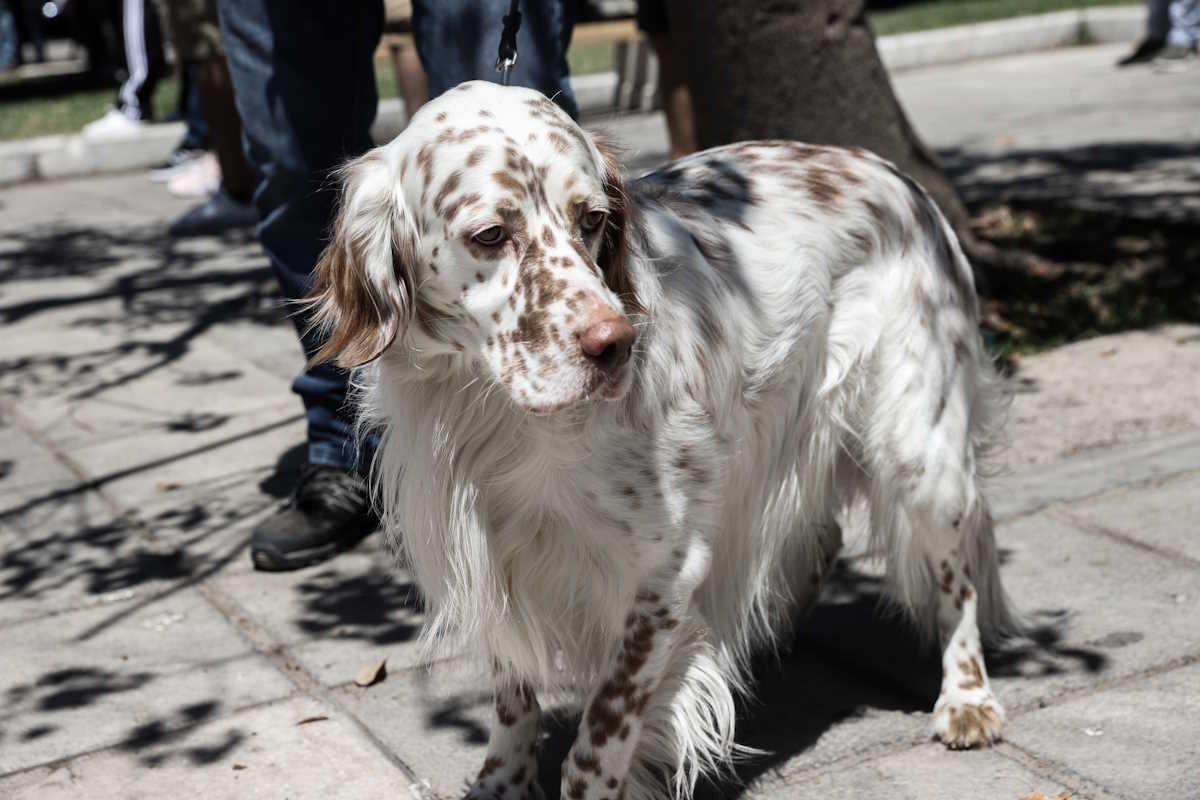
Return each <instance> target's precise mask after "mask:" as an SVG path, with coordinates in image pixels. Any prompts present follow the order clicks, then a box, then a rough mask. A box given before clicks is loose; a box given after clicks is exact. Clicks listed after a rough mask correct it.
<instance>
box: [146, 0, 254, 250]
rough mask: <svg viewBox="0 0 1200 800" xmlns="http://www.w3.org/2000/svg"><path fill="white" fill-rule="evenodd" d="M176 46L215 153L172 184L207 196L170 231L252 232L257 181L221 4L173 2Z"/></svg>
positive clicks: (174, 233)
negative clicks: (225, 40)
mask: <svg viewBox="0 0 1200 800" xmlns="http://www.w3.org/2000/svg"><path fill="white" fill-rule="evenodd" d="M168 9H169V11H170V22H171V41H172V43H173V44H174V46H175V52H176V55H177V57H178V58H179V60H180V61H181V62H182V63H184V64H186V65H187V69H188V70H189V71H190V73H191V78H192V83H193V85H194V86H195V88H196V96H197V101H198V105H199V109H200V111H201V112H202V114H203V118H204V127H205V129H206V130H207V133H208V137H207V138H208V143H209V145H210V147H211V150H212V153H211V155H209V156H202V157H200V158H196V159H190V160H189V161H188V162H187V163H186V165H185V166H183V167H182V168H181V169H180V170H178V171H177V172H176V174H174V175H173V176H172V177H171V178H170V180H169V181H168V182H167V188H168V190H169V191H171V192H172V193H174V194H194V195H200V196H205V195H207V197H206V199H205V200H204V202H203V203H201V204H200V205H198V206H196V207H195V208H192V209H190V210H188V211H186V212H184V214H183V215H182V216H180V217H179V218H178V219H176V220H175V221H174V222H172V223H171V225H170V227H169V228H168V229H167V231H168V233H170V234H171V235H172V236H199V235H204V234H214V233H221V232H223V231H227V230H232V229H235V228H246V227H249V226H251V225H253V224H254V223H255V222H257V221H258V212H257V211H256V210H255V208H254V206H253V204H252V203H251V198H252V195H253V193H254V178H253V176H252V175H251V172H250V165H249V164H248V163H247V162H246V155H245V153H244V151H243V150H242V122H241V118H240V117H239V116H238V111H237V106H236V104H235V102H234V96H233V81H232V79H231V78H230V76H229V67H228V66H227V64H226V61H225V49H224V47H223V46H222V42H221V31H220V28H219V25H218V22H217V7H216V0H173V1H172V2H171V3H170V4H169V5H168Z"/></svg>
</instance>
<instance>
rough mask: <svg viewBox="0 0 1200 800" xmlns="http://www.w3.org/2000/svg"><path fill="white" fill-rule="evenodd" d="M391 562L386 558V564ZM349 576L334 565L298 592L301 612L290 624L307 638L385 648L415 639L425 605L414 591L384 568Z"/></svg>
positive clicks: (311, 578) (410, 585) (414, 589)
mask: <svg viewBox="0 0 1200 800" xmlns="http://www.w3.org/2000/svg"><path fill="white" fill-rule="evenodd" d="M387 560H388V561H389V562H390V558H389V559H387ZM387 567H388V564H386V563H385V564H383V565H381V568H379V569H375V568H372V570H371V571H370V572H368V573H367V574H364V575H354V576H350V577H347V576H345V575H344V574H342V573H339V572H338V571H337V569H336V565H335V566H332V567H330V568H328V569H323V570H321V571H320V572H317V573H316V574H314V575H312V576H311V577H309V578H306V579H305V580H304V582H303V583H301V584H300V585H299V586H297V587H296V591H297V592H298V593H299V595H300V597H301V599H302V601H303V609H302V611H301V612H300V614H299V616H298V617H297V618H296V620H295V622H294V624H295V626H296V627H297V628H299V629H300V630H301V631H303V632H304V633H306V634H308V635H310V636H322V637H324V636H336V637H338V638H348V639H361V640H364V641H367V642H371V643H372V644H376V645H389V644H396V643H399V642H407V641H410V640H412V639H415V638H416V636H417V634H418V633H419V632H420V629H421V620H422V615H423V614H424V606H423V604H422V602H421V597H420V594H419V593H418V592H417V589H416V586H415V585H414V584H412V583H411V582H408V581H401V580H400V579H398V578H397V576H395V575H394V574H392V573H391V572H390V571H388V569H387Z"/></svg>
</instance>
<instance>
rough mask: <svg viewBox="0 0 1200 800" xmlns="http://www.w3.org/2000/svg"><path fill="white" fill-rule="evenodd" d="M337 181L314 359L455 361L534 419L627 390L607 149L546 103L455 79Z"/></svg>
mask: <svg viewBox="0 0 1200 800" xmlns="http://www.w3.org/2000/svg"><path fill="white" fill-rule="evenodd" d="M341 178H342V181H343V187H342V199H341V204H340V208H339V213H338V217H337V220H336V221H335V223H334V227H333V231H332V236H331V241H330V242H329V245H328V247H327V248H326V250H325V252H324V254H323V255H322V257H321V260H320V262H319V263H318V265H317V268H316V272H315V276H314V282H313V288H312V292H311V293H310V296H309V299H310V302H311V304H312V306H313V308H314V311H315V316H314V320H315V324H317V325H318V326H320V327H321V328H322V329H323V330H325V331H327V333H328V339H327V341H326V344H325V345H324V347H323V348H322V349H321V350H320V351H319V352H318V353H317V354H316V355H315V356H314V358H313V361H314V362H319V361H325V360H330V359H336V360H337V363H338V364H339V365H341V366H344V367H354V366H359V365H361V364H365V363H367V362H369V361H371V360H373V359H375V358H377V357H379V356H380V355H381V354H383V353H384V352H385V351H387V350H388V349H389V348H404V349H405V350H407V351H408V353H407V355H408V356H409V357H412V358H416V359H423V358H426V357H428V356H435V355H443V354H444V355H459V356H461V357H463V358H467V359H471V360H474V361H476V362H478V363H479V364H481V365H483V369H485V370H486V373H485V374H490V376H491V377H492V378H493V379H495V380H496V381H498V382H499V383H501V384H503V385H504V386H505V387H506V388H507V390H508V391H509V393H510V394H511V396H512V399H513V401H514V402H515V403H517V404H518V405H519V406H521V407H523V408H526V409H528V410H530V411H534V412H540V413H548V412H551V411H555V410H557V409H561V408H564V407H567V406H570V405H574V404H576V403H579V402H582V401H584V400H588V399H590V398H595V397H599V398H605V399H617V398H619V397H621V396H622V395H623V394H624V393H625V391H626V390H627V388H628V386H629V383H630V375H631V367H630V363H629V362H630V355H631V352H632V348H633V344H634V339H635V337H636V333H635V330H634V328H633V325H632V323H631V321H630V319H629V316H628V315H629V314H631V313H633V312H634V311H635V310H636V307H637V300H636V297H635V296H634V292H633V286H632V281H631V278H630V273H629V270H628V264H627V258H626V249H627V244H626V234H627V230H626V229H627V226H628V224H629V220H628V216H629V208H628V207H627V203H626V198H625V194H624V190H623V187H622V183H621V177H620V173H619V171H618V168H617V165H616V163H615V161H614V160H613V158H612V155H611V154H610V153H609V152H607V151H606V150H605V149H604V148H603V147H602V146H600V145H598V144H597V142H596V141H595V140H594V139H593V138H592V137H591V136H589V135H588V134H587V133H586V132H584V131H583V130H582V129H580V128H579V126H578V125H576V124H575V123H574V122H573V121H572V120H571V119H570V118H569V117H568V116H567V115H566V114H564V113H563V112H562V111H561V110H560V109H559V108H558V107H557V106H555V105H554V104H553V103H552V102H550V101H549V100H547V99H546V98H545V97H544V96H542V95H541V94H538V93H537V92H534V91H531V90H528V89H520V88H515V87H501V86H498V85H496V84H491V83H485V82H482V81H474V82H471V83H465V84H462V85H461V86H459V87H457V88H456V89H453V90H451V91H450V92H447V93H446V94H444V95H442V96H441V97H439V98H437V99H436V100H433V101H432V102H430V103H428V104H427V105H426V106H424V107H423V108H422V109H421V110H420V111H419V112H418V113H417V114H416V115H415V116H414V117H413V119H412V121H411V122H410V124H409V126H408V128H406V129H405V131H404V133H402V134H401V135H400V136H399V137H397V138H396V139H395V140H394V141H392V142H391V143H390V144H388V145H386V146H384V147H380V148H377V149H375V150H373V151H371V152H369V153H367V154H366V155H365V156H363V157H361V158H359V159H357V160H356V161H353V162H352V163H350V164H348V165H347V166H346V167H345V168H344V169H343V171H342V175H341Z"/></svg>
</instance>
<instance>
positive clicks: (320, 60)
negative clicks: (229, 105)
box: [218, 0, 578, 570]
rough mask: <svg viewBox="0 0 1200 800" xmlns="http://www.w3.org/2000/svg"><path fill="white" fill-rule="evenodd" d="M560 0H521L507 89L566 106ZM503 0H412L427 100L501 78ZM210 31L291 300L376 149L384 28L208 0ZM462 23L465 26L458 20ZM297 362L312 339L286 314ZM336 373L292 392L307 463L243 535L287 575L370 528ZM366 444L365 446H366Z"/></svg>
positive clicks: (361, 19) (264, 563) (298, 382)
mask: <svg viewBox="0 0 1200 800" xmlns="http://www.w3.org/2000/svg"><path fill="white" fill-rule="evenodd" d="M567 6H568V4H565V3H561V2H542V3H536V2H526V3H523V7H522V9H521V10H522V14H523V17H524V19H523V23H522V26H521V32H520V34H519V36H518V40H517V41H518V48H519V53H520V58H519V59H518V65H517V70H516V72H515V73H514V75H513V82H514V83H521V84H523V85H527V86H533V87H534V88H537V89H540V90H541V91H543V92H545V93H546V94H547V95H556V98H555V99H556V101H557V102H558V103H559V105H560V106H563V107H564V108H568V109H569V110H570V111H571V113H573V114H577V113H578V109H577V107H576V106H575V100H574V95H573V93H571V92H570V84H569V83H568V81H567V74H566V73H567V66H566V46H567V43H568V42H569V41H570V33H571V26H572V25H573V22H574V18H573V14H570V13H568V11H569V9H568V8H567ZM507 11H508V2H507V1H505V2H499V1H498V0H491V1H489V2H465V1H463V2H444V3H443V2H436V3H422V2H417V3H414V4H413V29H414V38H415V40H416V45H417V49H418V52H419V54H420V59H421V62H422V63H423V64H424V66H425V72H426V73H427V74H428V93H429V95H430V96H436V95H437V94H440V93H441V92H443V91H445V90H446V89H449V88H451V87H452V86H455V85H457V84H458V83H460V82H462V81H464V80H470V79H473V78H484V79H490V80H498V76H497V74H496V72H495V60H496V50H497V47H498V45H499V41H500V30H501V26H502V17H503V15H504V14H505V13H507ZM218 12H219V16H220V24H221V35H222V38H223V40H224V44H225V50H226V54H227V56H228V61H229V70H230V73H231V74H232V76H233V86H234V95H235V97H236V100H237V109H238V112H239V113H240V115H241V121H242V126H243V144H244V147H245V151H246V154H247V157H248V159H249V162H250V165H251V168H252V170H253V175H254V179H255V189H254V202H255V204H256V206H257V207H258V211H259V213H260V215H261V221H260V222H259V225H258V237H259V241H260V242H261V243H262V246H263V249H264V250H265V251H266V253H267V255H268V256H269V258H270V260H271V265H272V267H273V268H274V271H275V274H276V275H277V276H278V278H279V282H280V288H281V290H282V293H283V296H284V297H285V298H286V299H288V300H297V299H299V298H302V297H303V296H304V295H305V294H306V293H307V291H308V286H309V281H310V273H311V271H312V269H313V268H314V266H315V265H316V263H317V259H318V257H319V256H320V254H321V250H322V249H323V247H324V245H325V237H326V233H327V231H328V228H329V226H330V224H331V222H332V219H333V212H334V207H335V204H336V202H337V189H336V185H335V182H334V181H333V180H332V172H333V171H334V170H335V169H336V168H337V167H338V166H339V165H341V164H342V163H344V162H345V161H346V160H347V159H350V158H353V157H355V156H358V155H361V154H362V153H364V152H366V151H367V150H368V149H370V148H371V147H372V146H373V142H372V141H371V136H370V129H371V124H372V122H373V121H374V119H375V112H376V109H377V107H378V100H379V98H378V95H377V91H376V86H375V64H374V53H375V49H376V47H377V46H378V44H379V41H380V35H381V33H382V29H383V21H384V11H383V3H382V2H380V0H375V1H374V2H370V1H369V0H364V1H363V2H356V3H335V2H332V1H331V0H325V1H324V2H322V1H321V0H310V1H309V2H305V3H296V2H294V0H218ZM466 22H473V23H475V24H476V26H475V27H466V28H461V27H457V26H459V25H462V24H464V23H466ZM293 322H294V323H295V325H296V331H297V333H298V335H299V338H300V344H301V346H302V348H303V350H304V353H305V355H306V356H311V355H312V354H313V353H315V352H316V351H317V350H318V349H319V347H320V344H321V342H320V339H319V337H318V335H317V334H316V333H315V332H313V331H310V330H308V329H307V324H306V321H305V320H303V319H300V318H298V317H293ZM347 377H348V376H347V373H346V372H345V371H344V370H341V369H339V368H338V367H336V366H334V365H333V364H319V365H317V366H314V367H313V368H312V369H308V370H305V371H304V372H302V373H301V374H300V375H299V376H297V377H296V379H295V381H294V382H293V384H292V390H293V391H294V392H295V393H296V394H298V395H299V396H300V399H301V400H302V402H303V403H304V407H305V416H306V418H307V422H308V433H307V463H306V464H305V466H304V467H303V468H302V469H301V471H300V474H299V476H298V479H297V484H296V487H295V489H294V492H293V494H292V497H291V498H290V499H289V500H288V502H287V503H285V504H284V505H283V507H282V508H280V509H279V510H278V511H277V512H276V513H275V514H274V515H272V516H270V517H269V518H267V519H266V520H264V521H263V522H262V523H260V524H259V525H258V527H257V528H256V529H255V530H254V531H253V533H252V534H251V540H250V556H251V559H252V561H253V563H254V565H255V566H256V567H257V568H259V569H263V570H285V569H295V568H298V567H302V566H305V565H307V564H312V563H316V562H318V561H321V560H323V559H325V558H328V557H330V556H332V555H334V554H335V553H337V552H339V551H341V550H344V549H346V548H348V547H351V546H353V545H354V544H356V543H357V542H358V541H359V540H361V539H362V538H363V537H364V536H366V535H367V534H369V533H370V532H371V531H372V530H374V529H375V527H376V526H377V524H378V520H377V519H376V517H375V516H374V513H373V511H372V509H371V503H370V500H369V498H368V493H367V487H366V483H365V481H364V480H363V475H364V474H365V472H366V470H367V469H368V467H369V463H370V459H371V457H372V453H370V452H360V451H359V449H358V448H357V447H356V445H355V441H354V435H353V426H354V419H353V411H352V409H351V408H350V406H349V405H348V403H347ZM365 446H366V448H365V449H369V448H370V442H367V443H365Z"/></svg>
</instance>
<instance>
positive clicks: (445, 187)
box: [433, 170, 462, 217]
mask: <svg viewBox="0 0 1200 800" xmlns="http://www.w3.org/2000/svg"><path fill="white" fill-rule="evenodd" d="M460 183H462V172H460V171H458V170H455V171H454V172H451V173H450V176H449V177H448V178H446V180H445V182H444V183H442V188H440V189H438V193H437V196H436V197H434V198H433V213H434V214H436V215H438V216H439V217H440V216H442V204H443V203H445V202H446V199H447V198H448V197H449V196H450V193H451V192H453V191H454V190H455V189H457V188H458V185H459V184H460Z"/></svg>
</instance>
